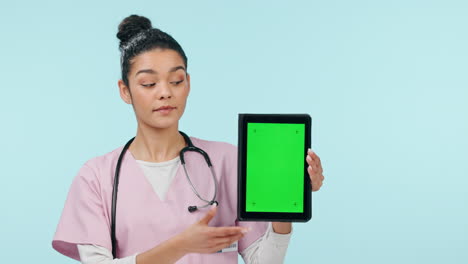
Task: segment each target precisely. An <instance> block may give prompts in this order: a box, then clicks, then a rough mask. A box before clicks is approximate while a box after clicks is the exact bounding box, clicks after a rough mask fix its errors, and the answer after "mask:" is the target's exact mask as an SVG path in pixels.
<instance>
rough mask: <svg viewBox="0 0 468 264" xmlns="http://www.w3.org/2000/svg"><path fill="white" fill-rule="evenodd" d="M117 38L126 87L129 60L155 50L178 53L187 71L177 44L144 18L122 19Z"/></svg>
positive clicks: (132, 16)
mask: <svg viewBox="0 0 468 264" xmlns="http://www.w3.org/2000/svg"><path fill="white" fill-rule="evenodd" d="M117 38H118V39H120V44H119V49H120V52H121V57H120V66H121V68H122V80H123V82H124V83H125V85H126V86H127V87H129V84H128V73H129V71H130V67H131V65H132V63H131V59H132V58H134V57H135V56H137V55H138V54H140V53H143V52H145V51H149V50H152V49H155V48H161V49H172V50H174V51H176V52H178V53H179V55H180V56H181V57H182V59H183V60H184V64H185V69H186V70H187V56H185V52H184V50H183V49H182V47H181V46H180V45H179V43H177V41H176V40H175V39H174V38H173V37H172V36H171V35H169V34H167V33H166V32H164V31H161V30H159V29H157V28H153V27H152V25H151V21H150V20H149V19H148V18H146V17H144V16H139V15H130V16H128V17H126V18H124V20H122V22H120V24H119V32H118V33H117Z"/></svg>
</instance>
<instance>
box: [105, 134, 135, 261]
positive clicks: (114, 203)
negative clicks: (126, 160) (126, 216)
mask: <svg viewBox="0 0 468 264" xmlns="http://www.w3.org/2000/svg"><path fill="white" fill-rule="evenodd" d="M134 139H135V137H133V138H132V139H130V140H129V141H128V142H127V144H125V146H124V148H123V149H122V152H121V153H120V156H119V160H118V161H117V167H116V169H115V176H114V187H113V188H112V209H111V210H112V213H111V219H112V220H111V240H112V256H113V257H114V258H115V257H116V255H117V246H116V244H117V241H116V238H115V220H116V218H115V215H116V207H117V191H118V188H119V174H120V167H121V165H122V159H123V156H124V154H125V152H126V151H127V149H128V147H129V146H130V144H131V143H132V142H133V140H134Z"/></svg>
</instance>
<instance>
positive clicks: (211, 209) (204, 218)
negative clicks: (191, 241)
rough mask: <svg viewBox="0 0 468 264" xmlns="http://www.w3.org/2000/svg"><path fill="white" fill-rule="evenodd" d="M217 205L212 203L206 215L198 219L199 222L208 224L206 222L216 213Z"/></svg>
mask: <svg viewBox="0 0 468 264" xmlns="http://www.w3.org/2000/svg"><path fill="white" fill-rule="evenodd" d="M217 208H218V206H217V205H216V204H213V205H212V206H211V208H210V210H209V211H208V212H207V213H206V215H205V216H204V217H203V218H202V219H200V221H199V223H200V224H204V225H208V223H209V222H210V221H211V219H213V217H214V216H215V215H216V210H217Z"/></svg>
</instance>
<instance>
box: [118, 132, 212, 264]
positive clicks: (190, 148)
mask: <svg viewBox="0 0 468 264" xmlns="http://www.w3.org/2000/svg"><path fill="white" fill-rule="evenodd" d="M179 133H180V134H181V135H182V136H183V137H184V139H185V142H186V143H187V146H186V147H184V148H183V149H182V150H181V151H180V154H179V156H180V161H181V163H182V166H183V168H184V172H185V177H186V178H187V180H188V182H189V184H190V187H191V188H192V190H193V192H194V193H195V195H196V196H197V197H198V198H199V199H200V200H202V201H204V202H205V203H206V204H205V205H202V206H189V207H188V210H189V212H194V211H196V210H198V208H204V207H207V206H209V205H212V204H214V203H216V204H218V202H217V201H216V200H215V199H216V195H217V193H218V181H217V180H216V174H215V171H214V169H213V166H212V164H211V160H210V157H209V156H208V154H207V153H206V152H205V151H203V150H202V149H200V148H198V147H195V146H194V145H193V144H192V141H191V140H190V138H189V137H188V136H187V135H186V134H185V133H184V132H182V131H179ZM134 139H135V137H133V138H131V139H130V140H129V141H128V142H127V143H126V144H125V146H124V147H123V149H122V152H121V153H120V156H119V159H118V161H117V165H116V168H115V176H114V186H113V188H112V206H111V210H112V212H111V242H112V256H113V257H114V258H115V257H116V254H117V247H116V244H117V239H116V235H115V226H116V211H117V193H118V188H119V177H120V168H121V166H122V160H123V156H124V154H125V153H126V151H127V149H128V147H129V146H130V144H131V143H132V142H133V140H134ZM187 151H195V152H198V153H200V154H201V155H202V156H203V157H204V158H205V161H206V163H207V164H208V167H209V168H210V171H211V176H212V177H213V182H214V185H215V190H214V194H213V198H212V199H211V201H208V200H206V199H204V198H203V197H201V195H200V194H199V193H198V192H197V190H196V189H195V186H194V185H193V183H192V181H191V180H190V177H189V175H188V172H187V169H186V167H185V157H184V154H185V152H187Z"/></svg>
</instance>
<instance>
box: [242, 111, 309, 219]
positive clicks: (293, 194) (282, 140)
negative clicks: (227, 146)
mask: <svg viewBox="0 0 468 264" xmlns="http://www.w3.org/2000/svg"><path fill="white" fill-rule="evenodd" d="M310 145H311V118H310V116H309V115H308V114H239V134H238V159H237V160H238V164H237V166H238V185H237V186H238V203H237V207H238V208H237V219H238V220H239V221H277V222H307V221H309V220H310V218H311V216H312V201H311V198H312V196H311V187H310V178H309V174H308V172H307V167H308V164H307V162H306V160H305V158H306V155H307V150H308V148H310Z"/></svg>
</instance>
